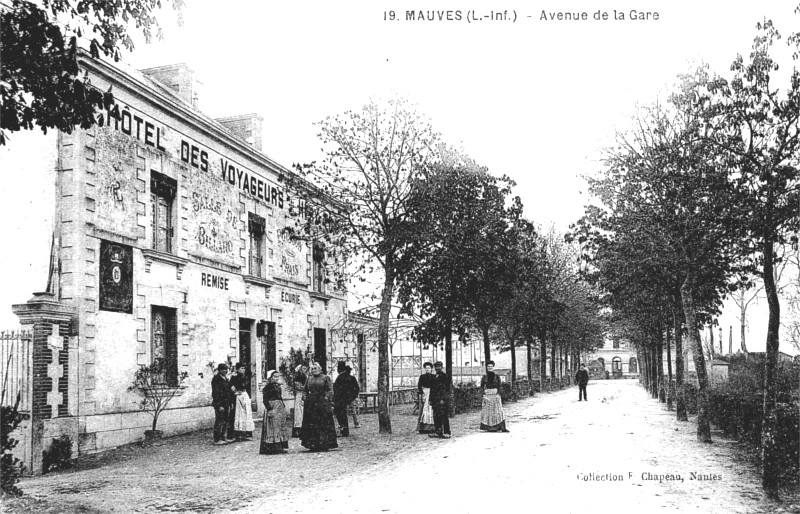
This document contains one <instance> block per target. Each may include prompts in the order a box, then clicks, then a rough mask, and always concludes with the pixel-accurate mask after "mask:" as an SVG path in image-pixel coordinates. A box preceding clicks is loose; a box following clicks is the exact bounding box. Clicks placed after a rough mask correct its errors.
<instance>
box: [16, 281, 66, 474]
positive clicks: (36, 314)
mask: <svg viewBox="0 0 800 514" xmlns="http://www.w3.org/2000/svg"><path fill="white" fill-rule="evenodd" d="M11 310H12V311H13V312H14V314H16V315H17V316H19V319H20V323H21V324H22V329H23V330H28V331H30V332H31V334H32V335H33V342H32V348H31V353H32V366H33V373H32V380H31V384H32V385H31V388H32V391H31V428H32V435H31V462H30V463H29V464H28V466H29V467H30V469H29V471H30V472H31V473H34V474H38V473H41V472H42V454H43V452H44V451H45V450H46V449H48V448H49V446H50V442H51V441H52V440H53V439H57V438H58V437H60V436H61V435H62V434H66V435H69V436H70V438H71V439H72V441H73V455H75V452H74V450H75V446H74V445H75V443H76V442H77V440H78V434H77V418H74V417H71V416H70V414H71V409H70V407H71V402H72V403H75V402H77V398H75V392H76V391H77V388H76V387H75V385H76V384H75V380H74V379H75V378H77V377H76V376H75V375H76V373H75V371H74V370H75V367H76V365H77V337H72V336H73V334H72V328H73V317H74V316H75V309H74V308H73V307H71V306H67V305H64V304H62V303H61V302H59V301H57V300H56V299H55V295H53V294H52V293H34V295H33V298H31V299H30V300H28V302H27V303H23V304H18V305H13V306H12V307H11ZM70 391H72V392H73V394H70Z"/></svg>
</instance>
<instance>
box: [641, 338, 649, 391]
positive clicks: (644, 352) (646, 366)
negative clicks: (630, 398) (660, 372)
mask: <svg viewBox="0 0 800 514" xmlns="http://www.w3.org/2000/svg"><path fill="white" fill-rule="evenodd" d="M642 357H644V363H643V364H644V366H643V370H644V388H645V389H647V392H648V393H649V392H650V352H649V351H647V347H646V346H645V347H644V348H642Z"/></svg>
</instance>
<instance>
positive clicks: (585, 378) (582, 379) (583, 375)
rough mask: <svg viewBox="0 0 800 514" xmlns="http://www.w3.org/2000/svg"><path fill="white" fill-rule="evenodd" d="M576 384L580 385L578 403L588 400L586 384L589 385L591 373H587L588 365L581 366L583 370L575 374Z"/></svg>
mask: <svg viewBox="0 0 800 514" xmlns="http://www.w3.org/2000/svg"><path fill="white" fill-rule="evenodd" d="M575 383H576V384H578V401H581V400H586V401H589V400H588V399H587V398H586V384H588V383H589V372H588V371H586V364H581V369H579V370H578V372H577V373H575Z"/></svg>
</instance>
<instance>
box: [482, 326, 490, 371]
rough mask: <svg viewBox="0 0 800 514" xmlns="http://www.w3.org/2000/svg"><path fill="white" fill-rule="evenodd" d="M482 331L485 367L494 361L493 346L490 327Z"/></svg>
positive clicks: (483, 328)
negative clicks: (490, 338) (490, 342)
mask: <svg viewBox="0 0 800 514" xmlns="http://www.w3.org/2000/svg"><path fill="white" fill-rule="evenodd" d="M481 331H482V332H483V356H484V361H483V365H484V366H485V365H486V363H487V362H489V361H490V360H492V348H491V345H490V344H489V327H488V326H485V327H482V328H481Z"/></svg>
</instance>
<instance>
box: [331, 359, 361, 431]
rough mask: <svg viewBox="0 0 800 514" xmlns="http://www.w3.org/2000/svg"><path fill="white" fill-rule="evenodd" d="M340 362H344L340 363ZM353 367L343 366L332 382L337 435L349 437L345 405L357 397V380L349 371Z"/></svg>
mask: <svg viewBox="0 0 800 514" xmlns="http://www.w3.org/2000/svg"><path fill="white" fill-rule="evenodd" d="M340 364H344V363H341V362H340ZM352 371H353V368H351V367H350V366H344V367H343V368H342V371H340V372H339V375H338V376H337V377H336V382H334V384H333V413H334V415H335V416H336V421H337V422H338V423H339V436H340V437H350V426H349V424H348V422H347V406H348V405H350V404H351V403H352V402H353V400H355V399H356V398H358V392H359V390H358V382H356V379H355V378H353V376H352V375H351V374H350V372H352Z"/></svg>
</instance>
